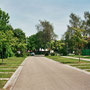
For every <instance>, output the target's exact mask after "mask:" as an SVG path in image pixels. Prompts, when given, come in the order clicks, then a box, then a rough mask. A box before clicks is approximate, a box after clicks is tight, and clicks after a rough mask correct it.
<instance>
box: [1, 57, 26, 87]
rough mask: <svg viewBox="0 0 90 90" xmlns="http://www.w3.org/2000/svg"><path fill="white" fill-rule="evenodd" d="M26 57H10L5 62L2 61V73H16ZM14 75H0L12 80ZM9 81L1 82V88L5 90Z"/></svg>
mask: <svg viewBox="0 0 90 90" xmlns="http://www.w3.org/2000/svg"><path fill="white" fill-rule="evenodd" d="M24 59H25V57H10V58H7V59H4V60H3V64H2V62H1V59H0V72H15V71H16V68H17V67H18V66H19V65H20V64H21V63H22V62H23V61H24ZM11 76H12V73H7V74H6V73H0V78H10V77H11ZM6 82H7V81H6V80H0V88H3V86H4V85H5V83H6Z"/></svg>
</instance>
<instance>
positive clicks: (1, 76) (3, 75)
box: [0, 73, 12, 78]
mask: <svg viewBox="0 0 90 90" xmlns="http://www.w3.org/2000/svg"><path fill="white" fill-rule="evenodd" d="M11 75H12V74H11V73H8V74H3V73H0V78H10V77H11Z"/></svg>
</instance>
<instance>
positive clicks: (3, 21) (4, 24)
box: [0, 9, 10, 31]
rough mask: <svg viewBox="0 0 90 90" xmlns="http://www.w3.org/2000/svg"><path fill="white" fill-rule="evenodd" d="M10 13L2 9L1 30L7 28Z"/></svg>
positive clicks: (0, 14) (0, 17) (0, 15)
mask: <svg viewBox="0 0 90 90" xmlns="http://www.w3.org/2000/svg"><path fill="white" fill-rule="evenodd" d="M9 18H10V17H9V15H8V13H6V12H5V11H2V10H1V9H0V31H2V30H3V31H5V30H7V26H8V23H9Z"/></svg>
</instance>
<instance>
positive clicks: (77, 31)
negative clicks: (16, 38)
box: [27, 12, 90, 55]
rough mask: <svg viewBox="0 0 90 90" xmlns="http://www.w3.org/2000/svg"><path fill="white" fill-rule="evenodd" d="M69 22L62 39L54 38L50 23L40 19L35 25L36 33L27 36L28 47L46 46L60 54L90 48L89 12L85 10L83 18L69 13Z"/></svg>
mask: <svg viewBox="0 0 90 90" xmlns="http://www.w3.org/2000/svg"><path fill="white" fill-rule="evenodd" d="M69 23H70V24H69V25H68V26H67V31H66V32H65V33H64V35H63V36H62V39H61V40H56V37H57V35H56V34H55V33H54V28H53V26H52V24H50V22H48V21H40V24H38V25H36V28H37V33H36V34H34V35H32V36H30V37H29V38H28V45H27V46H28V49H30V50H39V48H43V49H46V48H48V50H54V51H55V52H58V53H60V54H62V55H67V54H69V53H75V54H81V50H82V49H90V13H89V12H85V13H84V19H81V18H80V17H79V16H77V15H75V14H74V13H71V15H70V20H69Z"/></svg>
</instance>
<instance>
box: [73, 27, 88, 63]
mask: <svg viewBox="0 0 90 90" xmlns="http://www.w3.org/2000/svg"><path fill="white" fill-rule="evenodd" d="M73 30H75V33H74V34H73V36H72V39H73V43H74V48H75V51H76V52H77V53H78V54H79V55H81V50H82V48H83V47H84V45H85V44H86V43H87V41H86V40H85V38H86V36H82V32H84V31H85V30H83V29H80V28H73ZM79 62H80V57H79Z"/></svg>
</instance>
